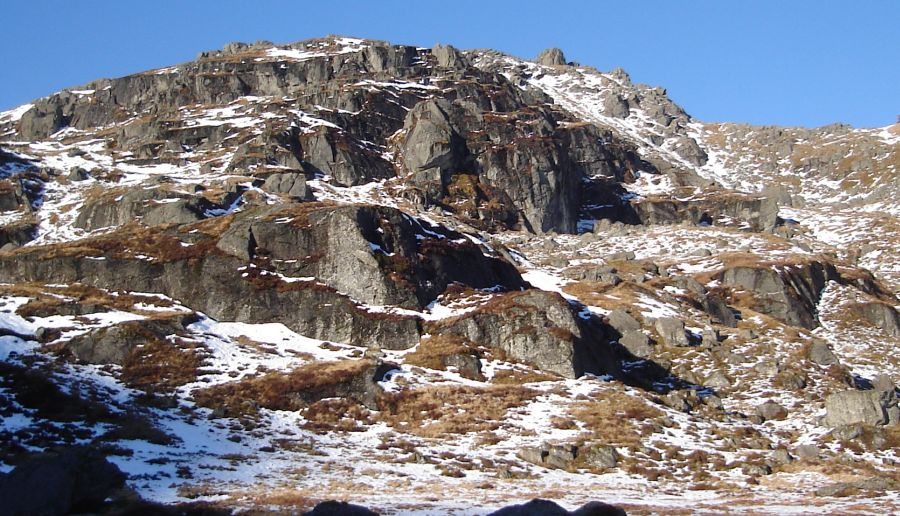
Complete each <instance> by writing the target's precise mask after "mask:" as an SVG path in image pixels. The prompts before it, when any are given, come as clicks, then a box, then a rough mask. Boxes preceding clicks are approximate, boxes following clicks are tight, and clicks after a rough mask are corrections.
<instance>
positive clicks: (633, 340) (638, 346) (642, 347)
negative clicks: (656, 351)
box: [619, 330, 653, 358]
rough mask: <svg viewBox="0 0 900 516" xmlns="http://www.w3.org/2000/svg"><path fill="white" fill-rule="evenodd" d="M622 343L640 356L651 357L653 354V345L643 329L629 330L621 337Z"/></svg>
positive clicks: (633, 353) (629, 350) (630, 351)
mask: <svg viewBox="0 0 900 516" xmlns="http://www.w3.org/2000/svg"><path fill="white" fill-rule="evenodd" d="M619 344H621V345H622V346H623V347H624V348H625V349H627V350H628V352H629V353H631V354H632V355H634V356H635V357H638V358H649V357H650V355H652V354H653V345H652V344H651V343H650V337H648V336H647V335H646V334H644V332H642V331H641V330H628V331H626V332H625V334H624V335H622V337H621V338H619Z"/></svg>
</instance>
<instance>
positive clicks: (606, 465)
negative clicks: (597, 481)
mask: <svg viewBox="0 0 900 516" xmlns="http://www.w3.org/2000/svg"><path fill="white" fill-rule="evenodd" d="M578 457H579V458H580V459H582V460H583V461H584V464H585V465H587V466H590V467H592V468H597V469H611V468H614V467H616V466H617V465H618V464H619V459H621V456H620V455H619V452H618V451H616V448H615V447H614V446H605V445H590V446H583V447H580V448H578Z"/></svg>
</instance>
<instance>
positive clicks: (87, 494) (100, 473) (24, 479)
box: [0, 448, 126, 516]
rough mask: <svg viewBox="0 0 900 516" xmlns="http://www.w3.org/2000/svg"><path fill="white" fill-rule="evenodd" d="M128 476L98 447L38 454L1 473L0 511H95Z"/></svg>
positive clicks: (15, 514) (15, 515)
mask: <svg viewBox="0 0 900 516" xmlns="http://www.w3.org/2000/svg"><path fill="white" fill-rule="evenodd" d="M125 479H126V476H125V474H124V473H122V472H121V471H119V468H118V467H116V466H115V465H114V464H111V463H110V462H108V461H107V460H106V458H105V457H104V456H103V455H102V454H101V453H99V452H97V451H96V450H92V449H89V448H69V449H65V450H63V451H60V452H52V453H47V454H43V455H38V456H35V457H34V458H32V459H30V460H28V461H26V462H24V463H23V464H20V465H19V466H17V467H16V468H15V469H14V470H12V472H10V473H9V474H6V475H0V512H2V513H3V514H5V515H10V516H33V515H41V516H51V515H52V516H56V515H63V514H70V513H76V514H82V513H92V512H95V511H98V510H100V509H102V508H103V506H104V503H105V502H106V500H107V499H108V498H110V497H111V496H113V495H115V494H116V492H117V491H119V490H120V489H122V488H123V487H124V486H125Z"/></svg>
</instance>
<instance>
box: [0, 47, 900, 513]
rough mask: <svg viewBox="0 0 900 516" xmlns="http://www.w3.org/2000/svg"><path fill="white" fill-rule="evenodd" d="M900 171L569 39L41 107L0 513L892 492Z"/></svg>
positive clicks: (0, 327) (873, 149)
mask: <svg viewBox="0 0 900 516" xmlns="http://www.w3.org/2000/svg"><path fill="white" fill-rule="evenodd" d="M898 164H900V126H892V127H887V128H881V129H854V128H851V127H848V126H843V125H835V126H828V127H823V128H818V129H801V128H783V127H753V126H747V125H740V124H731V123H704V122H700V121H698V120H695V119H693V118H692V117H691V116H690V115H689V114H688V113H687V112H686V111H685V110H684V109H683V108H681V107H680V106H678V105H677V104H675V103H674V102H673V101H672V100H670V99H669V98H668V97H667V96H666V92H665V90H664V89H662V88H658V87H649V86H645V85H640V84H633V83H632V82H631V80H630V79H629V77H628V75H627V74H626V73H625V72H624V71H622V70H615V71H612V72H609V73H606V72H601V71H598V70H595V69H593V68H590V67H586V66H582V65H579V64H577V63H569V62H567V61H566V58H565V55H564V54H563V52H562V51H560V50H559V49H549V50H548V51H545V52H543V53H542V54H541V55H540V56H539V57H538V58H537V59H536V60H535V61H527V60H522V59H519V58H515V57H512V56H508V55H504V54H501V53H499V52H496V51H493V50H469V51H461V50H458V49H455V48H453V47H451V46H445V45H438V46H435V47H434V48H431V49H425V48H417V47H414V46H404V45H392V44H390V43H386V42H380V41H372V40H362V39H355V38H347V37H327V38H323V39H316V40H308V41H303V42H298V43H294V44H290V45H275V44H272V43H269V42H257V43H254V44H250V45H248V44H243V43H234V44H230V45H227V46H226V47H225V48H224V49H223V50H219V51H211V52H203V53H201V54H200V55H199V56H198V57H197V59H196V60H194V61H191V62H188V63H184V64H180V65H176V66H172V67H169V68H164V69H158V70H150V71H147V72H143V73H139V74H135V75H131V76H127V77H122V78H118V79H101V80H98V81H95V82H92V83H90V84H87V85H84V86H81V87H77V88H72V89H68V90H64V91H61V92H59V93H56V94H53V95H51V96H49V97H45V98H42V99H38V100H35V101H34V103H33V104H29V105H25V106H21V107H19V108H17V109H14V110H12V111H8V112H5V113H2V114H0V246H2V249H0V359H2V361H0V369H2V372H3V374H2V376H0V418H2V425H0V462H2V464H0V498H2V497H10V496H14V493H18V492H21V491H22V490H23V489H38V490H43V491H44V492H45V493H47V496H46V497H44V498H43V500H56V501H59V503H58V504H55V505H53V506H52V507H50V506H49V505H47V506H38V505H34V506H28V505H27V504H26V505H22V504H20V505H16V506H12V505H10V506H9V507H15V509H14V511H18V512H19V513H22V514H26V513H35V512H40V511H45V512H46V513H48V514H65V513H68V512H70V511H75V512H85V511H88V512H98V511H99V512H104V511H106V512H115V511H121V510H129V509H127V508H129V507H131V510H141V509H139V508H138V509H135V507H143V508H144V509H143V510H149V509H147V508H148V507H154V510H159V511H169V510H170V511H182V512H185V511H186V512H191V511H194V512H204V511H206V512H216V511H219V512H223V513H228V512H230V511H234V510H246V511H268V510H281V511H288V512H290V511H295V512H296V511H302V510H307V509H311V508H312V507H313V506H315V505H316V504H317V503H318V502H321V501H327V500H334V499H338V500H347V501H350V502H352V503H354V504H360V505H364V506H366V507H369V508H371V509H372V510H373V511H375V512H377V513H382V514H412V513H419V514H426V513H428V514H431V513H442V514H445V513H452V514H486V513H489V512H491V511H493V510H496V509H498V508H500V507H503V506H507V505H510V504H516V503H521V502H524V501H527V500H529V499H532V498H551V499H554V500H555V501H557V502H559V503H560V504H561V505H563V506H569V507H573V508H574V507H578V506H582V508H581V509H578V510H577V511H575V512H574V513H573V514H617V513H620V512H617V511H620V509H616V508H614V507H610V506H607V505H604V504H593V505H591V504H588V505H585V504H586V503H587V502H590V501H592V500H602V501H604V502H609V503H613V504H615V505H616V506H618V507H620V508H621V509H624V510H626V511H629V512H634V513H648V512H668V511H672V510H681V511H690V512H710V513H721V512H723V511H732V510H743V511H747V512H768V511H769V510H770V509H773V507H777V510H778V511H779V512H784V513H804V512H808V511H809V510H811V509H810V508H811V507H815V510H816V511H825V512H829V511H830V512H860V513H878V514H881V513H886V512H892V511H897V510H900V504H898V502H897V497H896V496H897V491H898V485H900V476H898V474H897V471H898V467H897V466H898V463H900V462H898V461H900V456H898V450H900V425H898V423H900V407H898V391H897V387H896V382H897V381H898V380H900V359H898V354H897V352H896V350H897V345H898V343H900V315H898V309H900V301H898V298H897V295H898V292H900V254H898V252H897V249H898V245H897V244H898V240H897V239H898V237H897V235H900V231H898V230H900V211H898V208H897V206H898V201H900V173H898V170H897V167H898ZM84 447H87V448H88V449H90V452H89V453H88V452H85V451H84V449H85V448H84ZM48 454H49V455H48ZM48 457H50V458H48ZM54 457H55V458H54ZM84 471H92V472H96V473H90V474H91V475H93V474H96V475H97V476H98V478H102V479H103V480H102V481H98V483H97V484H96V485H89V486H86V485H84V483H83V482H80V481H77V479H78V478H81V477H82V476H83V475H85V474H87V473H83V472H84ZM42 472H43V473H42ZM48 472H49V473H48ZM48 475H49V476H52V477H53V478H57V479H59V481H58V482H57V481H54V482H46V481H42V480H41V479H42V478H45V477H47V476H48ZM123 482H124V484H123ZM92 489H96V490H94V491H92ZM11 493H12V494H11ZM438 493H440V494H438ZM141 499H142V500H143V501H138V500H141ZM16 503H19V502H16ZM39 503H44V502H39ZM548 503H549V502H532V503H531V504H530V505H528V506H527V507H532V508H534V510H538V508H539V507H540V508H542V509H540V510H543V511H545V512H542V513H541V514H544V513H546V514H557V513H559V514H563V513H565V509H564V508H562V507H560V506H558V505H554V506H553V507H551V505H553V504H550V505H541V504H548ZM134 504H149V505H140V506H135V505H134ZM154 504H156V505H154ZM159 504H163V505H167V506H168V507H164V506H163V505H159ZM535 504H536V505H535ZM48 507H49V508H48ZM328 507H331V506H329V505H327V504H325V505H322V506H321V507H320V508H317V509H316V510H317V511H328V510H333V511H338V512H334V513H340V511H341V510H345V511H349V510H350V509H349V508H348V507H349V506H339V505H338V506H335V507H333V508H331V509H329V508H328ZM340 507H343V509H341V508H340ZM527 507H526V506H518V508H516V507H507V508H506V509H503V511H507V512H503V511H501V512H500V513H502V514H519V512H515V511H525V510H530V509H527ZM353 510H359V511H364V510H365V509H362V508H361V507H357V508H355V509H353ZM592 510H593V511H596V512H590V511H592ZM773 510H774V509H773ZM509 511H513V512H509ZM553 511H556V512H553ZM560 511H561V512H560ZM601 511H607V512H601ZM610 511H611V512H610ZM323 513H324V512H323ZM359 513H360V514H367V513H369V512H359ZM524 513H525V512H522V514H524ZM329 514H331V513H329ZM498 514H499V513H498ZM528 514H532V513H531V512H528Z"/></svg>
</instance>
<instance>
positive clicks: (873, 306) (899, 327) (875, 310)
mask: <svg viewBox="0 0 900 516" xmlns="http://www.w3.org/2000/svg"><path fill="white" fill-rule="evenodd" d="M851 310H852V311H854V312H856V313H858V314H860V315H861V316H862V318H863V319H864V320H867V321H869V322H870V323H871V324H872V325H874V326H875V327H877V328H880V329H882V330H884V331H885V333H887V334H888V335H890V336H892V337H900V314H898V313H897V310H896V309H894V307H893V306H891V305H889V304H886V303H878V302H872V303H862V304H858V305H854V306H853V307H851Z"/></svg>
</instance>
